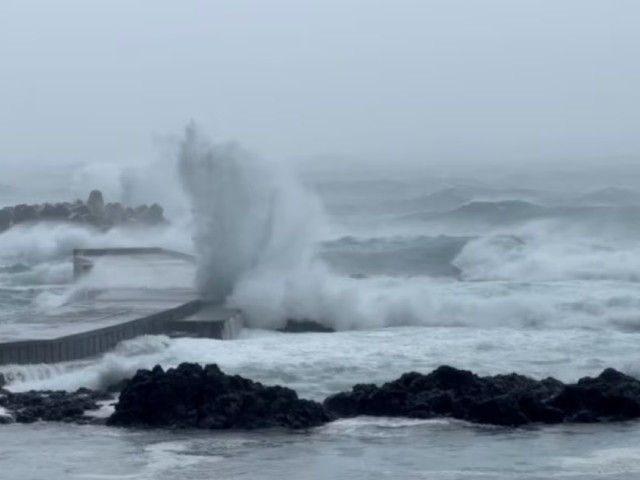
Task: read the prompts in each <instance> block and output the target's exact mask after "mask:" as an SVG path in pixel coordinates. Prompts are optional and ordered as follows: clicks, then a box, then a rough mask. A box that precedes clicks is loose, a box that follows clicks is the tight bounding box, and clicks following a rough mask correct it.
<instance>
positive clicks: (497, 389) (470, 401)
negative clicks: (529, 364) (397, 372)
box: [324, 366, 640, 426]
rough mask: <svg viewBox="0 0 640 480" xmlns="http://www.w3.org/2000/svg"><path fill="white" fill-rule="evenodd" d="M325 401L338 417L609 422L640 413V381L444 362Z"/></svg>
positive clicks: (513, 423) (509, 423)
mask: <svg viewBox="0 0 640 480" xmlns="http://www.w3.org/2000/svg"><path fill="white" fill-rule="evenodd" d="M324 405H325V407H326V408H327V409H328V410H330V411H332V412H333V413H335V414H336V415H337V416H340V417H353V416H356V415H373V416H390V417H409V418H437V417H452V418H456V419H460V420H467V421H470V422H476V423H486V424H493V425H504V426H520V425H525V424H529V423H547V424H554V423H564V422H579V423H595V422H610V421H621V420H630V419H636V418H639V417H640V381H638V380H636V379H635V378H633V377H630V376H628V375H625V374H623V373H620V372H618V371H616V370H613V369H606V370H604V371H603V372H602V373H601V374H600V375H599V376H598V377H595V378H590V377H585V378H582V379H580V380H579V381H578V382H577V383H575V384H566V385H565V384H564V383H562V382H560V381H558V380H556V379H553V378H547V379H544V380H540V381H538V380H534V379H531V378H528V377H525V376H522V375H517V374H510V375H496V376H489V377H479V376H477V375H475V374H473V373H472V372H469V371H465V370H458V369H455V368H452V367H448V366H442V367H439V368H438V369H436V370H434V371H433V372H431V373H430V374H428V375H423V374H420V373H415V372H412V373H405V374H404V375H402V376H401V377H400V378H398V379H397V380H394V381H393V382H389V383H386V384H384V385H382V386H380V387H378V386H376V385H372V384H361V385H356V386H355V387H353V389H352V390H351V391H350V392H342V393H338V394H336V395H332V396H330V397H328V398H327V399H326V400H325V402H324Z"/></svg>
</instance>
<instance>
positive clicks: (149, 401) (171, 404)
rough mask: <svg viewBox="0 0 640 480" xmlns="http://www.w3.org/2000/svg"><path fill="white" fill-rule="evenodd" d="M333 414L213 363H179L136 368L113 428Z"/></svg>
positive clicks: (320, 419)
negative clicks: (227, 373)
mask: <svg viewBox="0 0 640 480" xmlns="http://www.w3.org/2000/svg"><path fill="white" fill-rule="evenodd" d="M332 419H333V416H332V415H331V414H330V413H329V412H328V411H327V410H326V409H325V408H324V407H323V406H322V405H320V404H319V403H316V402H312V401H310V400H303V399H299V398H298V395H297V393H296V392H295V391H293V390H291V389H289V388H285V387H280V386H263V385H262V384H260V383H258V382H254V381H252V380H249V379H246V378H243V377H240V376H237V375H226V374H224V373H223V372H222V371H220V369H219V368H218V366H217V365H207V366H205V367H202V366H200V365H198V364H193V363H183V364H181V365H179V366H178V367H177V368H172V369H169V370H167V371H164V370H163V369H162V368H161V367H159V366H156V367H155V368H154V369H153V370H139V371H138V372H137V373H136V375H135V376H134V377H133V378H132V379H131V381H129V383H127V385H126V386H125V387H124V389H123V390H122V392H121V394H120V399H119V401H118V403H117V404H116V407H115V412H114V414H113V415H112V416H111V417H110V418H109V420H108V421H107V423H108V424H109V425H114V426H127V427H132V426H146V427H172V428H203V429H255V428H268V427H286V428H294V429H299V428H310V427H315V426H319V425H323V424H325V423H327V422H329V421H331V420H332Z"/></svg>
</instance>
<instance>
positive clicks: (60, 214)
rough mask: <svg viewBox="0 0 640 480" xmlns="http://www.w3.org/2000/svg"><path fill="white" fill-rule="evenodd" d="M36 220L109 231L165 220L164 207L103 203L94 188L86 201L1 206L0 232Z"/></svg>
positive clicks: (99, 193) (155, 223) (157, 223)
mask: <svg viewBox="0 0 640 480" xmlns="http://www.w3.org/2000/svg"><path fill="white" fill-rule="evenodd" d="M36 222H57V223H72V224H77V225H87V226H92V227H95V228H98V229H101V230H108V229H109V228H112V227H115V226H135V225H139V226H149V225H160V224H163V223H166V219H165V217H164V210H163V208H162V207H161V206H160V205H158V204H157V203H154V204H153V205H151V206H149V205H139V206H137V207H129V206H124V205H122V204H121V203H117V202H116V203H105V202H104V197H103V195H102V192H100V191H99V190H93V191H92V192H91V193H90V194H89V198H88V199H87V200H86V201H82V200H76V201H75V202H73V203H70V202H63V203H44V204H40V205H27V204H21V205H14V206H8V207H4V208H1V209H0V233H2V232H4V231H5V230H8V229H9V228H11V227H14V226H16V225H22V224H32V223H36Z"/></svg>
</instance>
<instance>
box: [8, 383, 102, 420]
mask: <svg viewBox="0 0 640 480" xmlns="http://www.w3.org/2000/svg"><path fill="white" fill-rule="evenodd" d="M108 398H109V397H108V396H105V394H103V393H99V392H94V391H92V390H88V389H85V388H81V389H79V390H77V391H76V392H62V391H38V392H35V391H32V392H21V393H12V392H9V391H7V390H2V389H0V407H3V408H4V409H5V410H6V411H7V412H8V415H3V416H2V420H0V423H9V422H18V423H33V422H36V421H50V422H74V423H87V422H91V421H94V420H93V419H92V418H91V417H87V416H86V415H85V413H86V412H87V411H91V410H98V409H99V408H100V406H99V404H98V401H100V400H106V399H108Z"/></svg>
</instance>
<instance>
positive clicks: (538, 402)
mask: <svg viewBox="0 0 640 480" xmlns="http://www.w3.org/2000/svg"><path fill="white" fill-rule="evenodd" d="M109 390H110V391H112V392H116V391H121V393H120V399H119V400H118V403H117V404H116V405H115V412H114V413H113V415H112V416H111V417H110V418H109V419H108V420H107V424H109V425H113V426H120V427H169V428H202V429H255V428H269V427H285V428H294V429H299V428H310V427H315V426H320V425H323V424H325V423H327V422H330V421H332V420H334V419H336V418H340V417H354V416H358V415H370V416H386V417H408V418H420V419H426V418H438V417H451V418H456V419H460V420H466V421H469V422H476V423H484V424H493V425H502V426H511V427H517V426H521V425H525V424H529V423H542V424H545V423H546V424H556V423H569V422H573V423H595V422H612V421H623V420H631V419H637V418H640V381H638V380H637V379H635V378H633V377H630V376H628V375H625V374H623V373H620V372H618V371H616V370H613V369H606V370H604V371H603V372H602V373H601V374H600V375H599V376H597V377H595V378H591V377H585V378H582V379H580V380H579V381H578V382H577V383H573V384H564V383H562V382H560V381H558V380H556V379H553V378H547V379H544V380H534V379H531V378H528V377H525V376H522V375H517V374H509V375H495V376H488V377H480V376H478V375H475V374H474V373H472V372H469V371H466V370H458V369H456V368H452V367H448V366H442V367H439V368H437V369H436V370H434V371H433V372H431V373H429V374H427V375H423V374H420V373H416V372H411V373H405V374H404V375H402V376H401V377H400V378H398V379H397V380H394V381H392V382H389V383H386V384H384V385H382V386H380V387H378V386H376V385H372V384H361V385H356V386H355V387H353V389H352V390H351V391H350V392H343V393H338V394H335V395H332V396H330V397H328V398H327V399H326V400H325V401H324V404H323V405H321V404H318V403H316V402H313V401H309V400H303V399H299V398H298V395H297V394H296V392H295V391H293V390H291V389H289V388H285V387H280V386H264V385H262V384H260V383H258V382H254V381H252V380H249V379H246V378H243V377H240V376H237V375H235V376H232V375H226V374H224V373H223V372H222V371H220V369H219V368H218V367H217V366H216V365H207V366H205V367H203V366H200V365H197V364H192V363H183V364H181V365H179V366H178V367H177V368H172V369H169V370H167V371H165V370H163V369H162V368H161V367H160V366H156V367H155V368H154V369H153V370H139V371H138V372H137V373H136V375H135V376H134V377H133V378H132V379H131V380H126V381H122V382H119V383H118V384H116V385H114V386H113V387H112V388H110V389H109ZM110 398H111V396H110V394H108V393H100V392H95V391H91V390H87V389H80V390H78V391H76V392H71V393H67V392H26V393H11V392H9V391H7V390H4V389H2V387H1V386H0V407H2V408H3V409H4V410H6V411H7V412H8V415H6V414H1V413H0V424H1V423H8V422H14V421H16V422H22V423H31V422H35V421H38V420H43V421H61V422H76V423H87V422H95V421H96V420H95V419H93V418H91V417H89V416H87V412H88V411H91V410H97V409H98V408H99V403H98V402H99V401H101V400H107V399H110Z"/></svg>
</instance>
